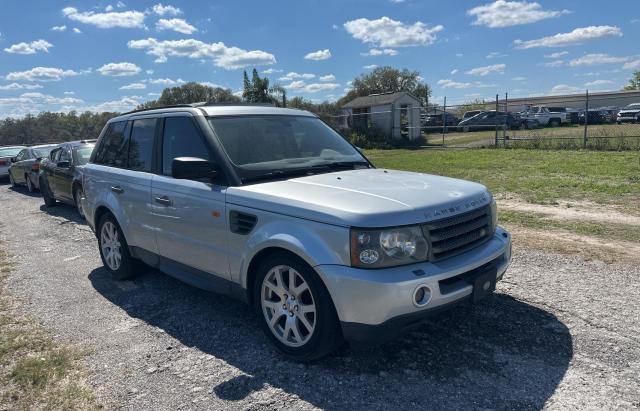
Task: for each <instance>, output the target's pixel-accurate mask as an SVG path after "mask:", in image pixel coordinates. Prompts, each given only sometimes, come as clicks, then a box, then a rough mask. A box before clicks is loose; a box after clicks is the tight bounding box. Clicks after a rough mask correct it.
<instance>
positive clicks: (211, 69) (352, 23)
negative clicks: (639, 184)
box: [0, 0, 640, 118]
mask: <svg viewBox="0 0 640 411" xmlns="http://www.w3.org/2000/svg"><path fill="white" fill-rule="evenodd" d="M1 7H2V12H1V13H0V118H5V117H9V116H10V117H20V116H24V115H25V114H27V113H37V112H40V111H70V110H77V111H84V110H92V111H126V110H129V109H132V108H133V107H135V106H136V105H137V104H139V103H141V102H144V101H148V100H153V99H156V98H157V97H158V96H159V93H160V92H161V91H162V89H163V88H165V87H168V86H175V85H179V84H182V83H184V82H188V81H196V82H200V83H203V84H207V85H216V86H222V87H225V88H230V89H231V90H232V91H233V92H236V93H241V88H242V71H243V70H244V69H246V70H247V71H250V70H252V69H253V68H254V67H255V68H257V69H258V71H259V72H260V73H261V74H262V75H264V76H267V77H268V78H269V79H270V81H271V84H274V83H278V84H280V85H282V86H284V87H285V88H287V90H288V94H289V96H290V97H293V96H304V97H306V98H308V99H311V100H312V101H314V102H320V101H324V100H328V101H334V100H336V99H338V98H340V97H341V96H342V95H344V94H345V92H346V91H348V90H349V87H350V81H351V80H353V79H354V78H355V77H357V76H358V75H360V74H361V73H367V72H369V71H370V70H372V69H373V68H375V67H377V66H385V65H390V66H393V67H397V68H408V69H410V70H417V71H419V72H420V74H421V76H422V78H423V80H424V81H425V82H427V83H428V84H429V85H430V86H431V87H432V89H433V95H432V98H431V100H432V101H434V102H436V103H438V102H441V100H442V99H443V98H444V97H445V96H446V97H447V99H448V103H449V104H458V103H462V102H465V101H470V100H474V99H476V98H480V99H482V98H488V99H491V98H495V94H497V93H499V94H500V95H503V94H504V93H505V92H508V93H509V96H511V97H526V96H534V95H546V94H572V93H583V92H584V91H585V90H586V89H589V90H590V91H605V90H618V89H620V88H621V87H622V86H624V85H625V84H626V83H627V82H628V80H629V78H630V77H631V75H632V73H633V71H634V69H636V70H640V43H639V42H638V39H639V38H640V2H638V1H637V0H619V1H615V0H614V1H609V2H604V3H603V2H602V1H597V2H596V1H586V0H566V1H562V0H555V1H538V2H532V1H505V0H498V1H495V2H491V1H489V0H479V1H470V0H469V1H447V0H439V1H428V0H297V1H294V0H272V1H269V2H263V1H255V2H252V1H237V0H236V1H200V0H195V1H188V2H186V1H171V0H168V1H163V2H162V3H160V2H158V1H135V2H134V1H131V0H129V1H124V2H123V1H115V2H114V1H93V0H89V1H86V0H85V1H82V2H80V1H76V2H69V1H57V0H41V1H28V2H25V1H16V0H3V1H2V3H1Z"/></svg>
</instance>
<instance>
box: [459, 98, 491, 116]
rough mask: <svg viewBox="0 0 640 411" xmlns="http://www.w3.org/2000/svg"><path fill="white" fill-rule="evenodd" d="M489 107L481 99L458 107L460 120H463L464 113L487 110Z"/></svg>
mask: <svg viewBox="0 0 640 411" xmlns="http://www.w3.org/2000/svg"><path fill="white" fill-rule="evenodd" d="M486 107H487V105H486V104H485V103H484V102H483V101H482V100H480V99H475V100H473V101H469V102H467V103H463V104H460V105H459V106H458V113H457V114H458V118H462V116H464V113H466V112H467V111H472V110H486Z"/></svg>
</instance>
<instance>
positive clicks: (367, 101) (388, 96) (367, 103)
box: [342, 91, 420, 108]
mask: <svg viewBox="0 0 640 411" xmlns="http://www.w3.org/2000/svg"><path fill="white" fill-rule="evenodd" d="M405 96H409V97H411V98H412V99H414V100H415V101H416V102H418V103H419V102H420V100H418V98H417V97H416V96H414V95H413V94H411V93H409V92H407V91H396V92H394V93H381V94H371V95H369V96H364V97H356V98H354V99H353V100H351V101H350V102H348V103H347V104H345V105H344V106H342V107H343V108H360V107H371V106H380V105H383V104H391V103H393V102H394V101H396V100H398V99H399V98H401V97H405Z"/></svg>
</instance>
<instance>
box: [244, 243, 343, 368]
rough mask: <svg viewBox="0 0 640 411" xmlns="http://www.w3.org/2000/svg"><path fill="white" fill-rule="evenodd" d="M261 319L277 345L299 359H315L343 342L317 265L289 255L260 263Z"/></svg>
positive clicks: (257, 300) (257, 293)
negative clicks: (317, 270) (315, 267)
mask: <svg viewBox="0 0 640 411" xmlns="http://www.w3.org/2000/svg"><path fill="white" fill-rule="evenodd" d="M253 291H254V303H255V308H256V313H257V315H258V321H260V325H261V327H262V329H263V331H264V332H265V334H266V335H267V337H268V338H269V339H270V340H271V341H272V342H273V343H274V344H275V346H276V347H277V348H278V350H280V351H281V352H282V353H284V354H285V355H286V356H288V357H290V358H292V359H294V360H297V361H313V360H316V359H319V358H321V357H323V356H325V355H327V354H329V353H331V352H332V351H334V350H335V349H336V348H337V347H338V346H339V345H340V343H341V342H342V334H341V332H340V326H339V323H338V317H337V315H336V312H335V309H334V307H333V304H332V302H331V296H330V295H329V293H328V291H327V290H326V288H325V287H324V284H323V283H322V280H320V278H319V277H318V275H317V274H316V273H315V271H314V270H313V268H311V267H310V266H309V265H308V264H306V263H305V262H303V261H301V260H300V259H298V258H296V257H294V256H291V255H289V254H285V253H283V254H274V255H272V256H269V257H267V259H266V260H265V261H263V263H262V264H261V265H260V268H259V271H258V276H257V278H256V281H255V284H254V290H253Z"/></svg>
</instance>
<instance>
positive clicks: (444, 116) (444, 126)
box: [442, 96, 447, 147]
mask: <svg viewBox="0 0 640 411" xmlns="http://www.w3.org/2000/svg"><path fill="white" fill-rule="evenodd" d="M446 132H447V97H446V96H445V97H444V105H443V108H442V147H444V135H445V133H446Z"/></svg>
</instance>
